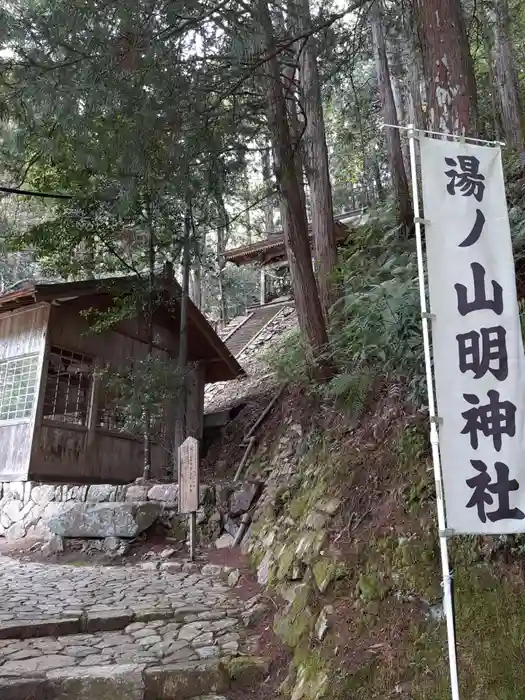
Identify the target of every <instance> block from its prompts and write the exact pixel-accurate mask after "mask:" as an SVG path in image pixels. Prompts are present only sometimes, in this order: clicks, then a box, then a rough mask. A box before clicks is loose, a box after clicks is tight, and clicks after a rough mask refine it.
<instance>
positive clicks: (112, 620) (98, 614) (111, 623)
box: [86, 608, 133, 634]
mask: <svg viewBox="0 0 525 700" xmlns="http://www.w3.org/2000/svg"><path fill="white" fill-rule="evenodd" d="M132 619H133V612H132V611H131V610H118V609H115V608H108V609H107V610H88V612H87V619H86V632H88V633H89V634H92V633H93V632H114V631H115V630H123V629H124V628H125V627H126V626H127V625H129V623H130V622H131V620H132Z"/></svg>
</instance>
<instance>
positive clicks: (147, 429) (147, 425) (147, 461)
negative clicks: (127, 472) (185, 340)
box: [142, 204, 155, 481]
mask: <svg viewBox="0 0 525 700" xmlns="http://www.w3.org/2000/svg"><path fill="white" fill-rule="evenodd" d="M154 294H155V233H154V229H153V217H152V213H151V205H150V204H148V300H147V310H146V327H147V331H146V332H147V338H148V354H147V361H148V375H149V372H150V371H151V360H152V357H153V307H154V304H153V302H154V299H153V295H154ZM148 380H149V376H148ZM150 477H151V406H150V403H149V391H148V392H147V397H146V404H145V406H144V471H143V473H142V478H143V479H145V480H146V481H147V480H148V479H149V478H150Z"/></svg>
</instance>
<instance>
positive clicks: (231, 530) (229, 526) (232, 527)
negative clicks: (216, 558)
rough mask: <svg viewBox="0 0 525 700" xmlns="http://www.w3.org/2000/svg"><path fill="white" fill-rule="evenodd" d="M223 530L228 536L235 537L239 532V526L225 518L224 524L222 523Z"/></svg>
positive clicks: (230, 519)
mask: <svg viewBox="0 0 525 700" xmlns="http://www.w3.org/2000/svg"><path fill="white" fill-rule="evenodd" d="M224 529H225V530H226V532H227V533H228V534H229V535H231V536H232V537H235V536H236V535H237V532H238V531H239V525H237V523H236V522H235V520H232V518H227V520H226V522H225V523H224Z"/></svg>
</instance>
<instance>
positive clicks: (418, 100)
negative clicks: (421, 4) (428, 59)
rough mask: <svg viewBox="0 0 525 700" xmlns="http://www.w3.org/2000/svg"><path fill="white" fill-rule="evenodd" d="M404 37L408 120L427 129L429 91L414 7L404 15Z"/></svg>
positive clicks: (418, 127)
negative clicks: (424, 73)
mask: <svg viewBox="0 0 525 700" xmlns="http://www.w3.org/2000/svg"><path fill="white" fill-rule="evenodd" d="M403 35H404V37H405V43H406V50H405V52H404V61H403V63H404V64H405V65H407V66H408V79H407V96H408V101H407V108H408V120H409V122H410V124H413V125H414V126H415V127H416V129H425V128H426V127H427V118H426V115H425V111H424V109H423V102H424V101H425V102H426V93H427V90H426V85H425V78H424V75H423V56H422V52H421V45H420V42H419V36H418V33H417V21H416V18H415V13H414V8H413V7H412V8H410V9H409V11H408V12H405V14H404V17H403Z"/></svg>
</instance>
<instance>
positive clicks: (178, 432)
mask: <svg viewBox="0 0 525 700" xmlns="http://www.w3.org/2000/svg"><path fill="white" fill-rule="evenodd" d="M192 216H193V215H192V209H191V202H188V204H187V207H186V213H185V215H184V242H183V249H182V285H181V289H182V296H181V300H180V338H179V355H178V358H177V371H178V374H179V379H180V382H181V388H182V391H181V392H180V396H179V401H178V406H177V417H176V420H175V440H174V449H173V464H174V466H176V469H174V476H175V477H176V478H177V479H178V473H179V472H178V467H179V447H180V446H181V445H182V443H183V442H184V440H185V439H186V404H187V393H188V392H187V389H186V374H187V371H186V370H187V366H188V299H189V291H190V267H191V254H190V244H191V226H192Z"/></svg>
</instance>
